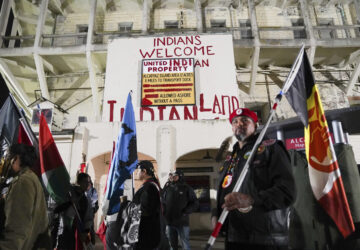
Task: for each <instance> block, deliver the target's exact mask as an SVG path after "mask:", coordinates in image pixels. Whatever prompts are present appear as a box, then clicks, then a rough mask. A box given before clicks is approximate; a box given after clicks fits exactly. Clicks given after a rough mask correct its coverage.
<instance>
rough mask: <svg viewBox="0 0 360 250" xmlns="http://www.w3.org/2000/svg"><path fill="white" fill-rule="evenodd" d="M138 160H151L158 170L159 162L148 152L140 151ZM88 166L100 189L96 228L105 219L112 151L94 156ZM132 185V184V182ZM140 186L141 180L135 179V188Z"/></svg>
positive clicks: (97, 188) (94, 181)
mask: <svg viewBox="0 0 360 250" xmlns="http://www.w3.org/2000/svg"><path fill="white" fill-rule="evenodd" d="M138 160H139V161H142V160H149V161H151V162H152V163H153V164H154V168H155V171H157V163H156V160H155V159H154V158H152V157H151V156H148V155H146V154H143V153H141V152H138ZM89 163H90V164H89V167H88V173H89V175H90V176H91V179H92V180H93V183H94V187H95V188H96V190H97V191H98V200H99V207H100V209H99V210H98V212H97V213H96V215H95V219H94V221H95V228H98V227H99V225H100V223H101V222H102V220H103V219H104V216H103V214H102V210H101V208H102V205H103V200H104V190H105V186H106V180H107V175H108V171H109V167H110V164H111V152H110V151H108V152H105V153H103V154H100V155H98V156H95V157H93V158H92V159H91V160H90V162H89ZM130 185H131V184H130ZM139 186H140V181H137V180H135V181H134V187H135V190H137V189H138V188H139Z"/></svg>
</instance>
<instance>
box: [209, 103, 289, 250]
mask: <svg viewBox="0 0 360 250" xmlns="http://www.w3.org/2000/svg"><path fill="white" fill-rule="evenodd" d="M229 120H230V123H231V125H232V130H233V133H234V135H235V137H236V138H237V140H238V141H237V142H236V143H235V145H234V147H233V151H232V154H231V156H230V155H229V156H228V157H227V159H226V160H225V162H224V165H223V166H222V167H221V169H220V177H219V186H218V192H217V208H216V209H215V211H213V218H212V222H213V226H215V224H216V222H217V219H218V217H219V216H220V214H221V212H222V210H223V209H224V208H226V209H227V210H228V211H229V214H228V218H227V220H226V221H225V223H224V225H223V230H224V232H225V233H226V239H225V249H226V250H237V249H245V250H248V249H251V250H254V249H255V250H257V249H261V250H270V249H288V213H289V206H290V205H291V204H292V203H293V202H294V200H295V182H294V177H293V175H292V170H291V162H290V157H289V155H288V153H287V151H286V149H285V147H284V146H283V144H282V143H281V142H279V141H276V140H266V139H265V140H263V141H262V143H261V144H260V146H259V147H258V149H257V150H256V155H255V157H254V159H253V160H252V162H251V165H250V168H249V171H248V173H247V175H246V176H245V179H244V182H243V184H242V186H241V188H240V191H239V192H232V190H233V188H234V186H235V184H236V182H237V180H238V178H239V176H240V173H241V171H242V170H243V168H244V166H245V163H246V161H247V159H248V157H249V156H250V153H251V150H252V149H253V147H254V144H255V141H256V139H257V136H258V134H256V128H257V120H258V118H257V115H256V114H255V113H254V112H253V111H251V110H249V109H246V108H239V109H236V110H235V111H234V112H232V113H231V114H230V117H229Z"/></svg>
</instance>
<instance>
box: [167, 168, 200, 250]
mask: <svg viewBox="0 0 360 250" xmlns="http://www.w3.org/2000/svg"><path fill="white" fill-rule="evenodd" d="M171 180H172V182H170V184H168V185H166V187H164V190H163V196H162V197H163V207H164V215H165V220H166V234H167V237H168V240H169V243H170V246H171V249H174V250H177V249H178V236H179V237H180V240H181V245H182V249H186V250H189V249H190V244H189V233H190V228H189V215H190V214H191V213H192V212H194V211H195V210H196V209H197V208H198V207H199V201H198V199H197V198H196V195H195V193H194V190H193V189H192V188H191V187H190V186H189V185H188V184H186V183H185V182H184V173H183V172H182V171H181V170H177V171H176V172H175V173H173V174H172V176H171Z"/></svg>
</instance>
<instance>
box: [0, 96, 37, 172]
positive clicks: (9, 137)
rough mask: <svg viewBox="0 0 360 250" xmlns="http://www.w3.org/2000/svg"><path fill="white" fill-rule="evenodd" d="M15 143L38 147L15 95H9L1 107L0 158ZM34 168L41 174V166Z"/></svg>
mask: <svg viewBox="0 0 360 250" xmlns="http://www.w3.org/2000/svg"><path fill="white" fill-rule="evenodd" d="M14 143H23V144H27V145H33V146H34V147H35V149H36V150H37V149H38V144H37V140H36V137H35V135H34V133H33V131H32V130H31V128H30V125H29V124H28V122H27V120H26V118H25V116H24V114H23V113H22V111H21V110H20V109H19V108H18V107H17V105H16V104H15V102H14V99H13V97H12V96H11V95H8V98H7V99H6V101H5V102H4V104H3V106H2V107H1V109H0V158H3V157H5V154H6V152H7V149H8V148H9V147H10V146H11V145H12V144H14ZM34 168H35V169H33V170H34V172H37V173H38V174H39V173H40V169H37V168H39V167H38V166H34ZM0 173H1V170H0Z"/></svg>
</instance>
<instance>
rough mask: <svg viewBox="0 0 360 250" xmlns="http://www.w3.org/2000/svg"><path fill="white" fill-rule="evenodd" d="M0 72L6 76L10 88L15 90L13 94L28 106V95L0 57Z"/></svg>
mask: <svg viewBox="0 0 360 250" xmlns="http://www.w3.org/2000/svg"><path fill="white" fill-rule="evenodd" d="M0 72H1V73H2V74H3V75H4V76H5V77H6V78H7V80H8V82H9V83H10V85H11V88H12V89H13V90H14V91H15V94H16V95H17V96H18V97H19V98H20V99H21V100H22V101H23V103H24V104H25V105H26V106H28V105H29V104H30V99H29V97H28V96H27V95H26V93H25V91H24V90H23V88H22V87H21V85H20V84H19V82H18V81H17V79H16V77H15V76H14V75H13V73H12V72H11V71H10V69H9V67H8V66H7V64H6V63H5V62H4V60H2V59H0Z"/></svg>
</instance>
